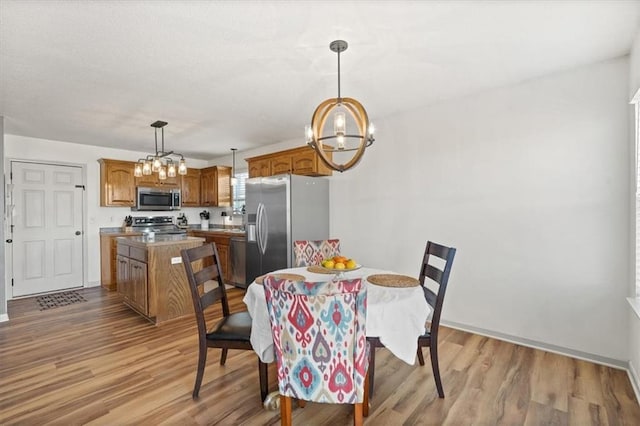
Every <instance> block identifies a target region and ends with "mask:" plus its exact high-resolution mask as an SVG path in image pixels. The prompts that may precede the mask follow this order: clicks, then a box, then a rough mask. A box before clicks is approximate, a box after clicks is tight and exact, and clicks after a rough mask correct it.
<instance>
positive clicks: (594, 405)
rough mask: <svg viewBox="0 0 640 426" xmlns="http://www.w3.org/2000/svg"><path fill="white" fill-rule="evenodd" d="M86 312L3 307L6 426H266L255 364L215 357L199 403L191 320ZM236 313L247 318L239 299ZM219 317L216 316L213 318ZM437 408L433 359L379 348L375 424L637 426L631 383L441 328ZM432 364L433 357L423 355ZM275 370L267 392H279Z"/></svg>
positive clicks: (337, 420)
mask: <svg viewBox="0 0 640 426" xmlns="http://www.w3.org/2000/svg"><path fill="white" fill-rule="evenodd" d="M80 292H81V293H82V295H83V296H84V297H85V298H86V299H87V300H88V301H87V302H83V303H78V304H75V305H71V306H66V307H60V308H55V309H50V310H45V311H39V310H38V307H37V305H36V304H35V301H34V299H33V298H31V299H23V300H18V301H10V302H9V315H10V318H11V321H9V322H5V323H1V324H0V425H13V424H23V425H38V424H60V425H71V424H73V425H76V424H91V425H122V424H140V425H164V424H166V425H173V424H180V425H218V424H219V425H235V424H244V425H270V424H279V421H280V415H279V412H278V411H267V410H265V409H263V407H262V404H261V401H260V396H259V386H258V369H257V357H256V355H255V354H254V353H253V352H251V351H230V352H229V357H228V359H227V364H226V366H224V367H221V366H220V365H219V356H220V352H219V351H218V350H215V349H211V350H209V357H208V360H207V367H206V370H205V376H204V381H203V385H202V388H201V390H200V398H199V399H198V400H197V401H194V400H192V399H191V391H192V388H193V381H194V376H195V370H196V362H197V351H196V349H197V332H196V328H195V321H194V319H193V317H187V318H181V319H177V320H173V321H170V322H168V323H166V324H162V325H160V326H158V327H156V326H154V325H152V324H151V323H149V322H148V321H146V320H144V319H143V318H142V317H140V316H139V315H137V314H135V313H134V312H133V311H131V310H130V309H129V308H127V307H126V306H124V305H123V304H122V301H121V299H120V296H119V295H117V294H116V293H115V292H107V291H105V290H103V289H100V288H93V289H85V290H80ZM230 294H231V305H232V310H235V311H237V310H244V309H245V306H244V304H243V303H242V296H243V293H242V291H240V290H236V289H234V290H231V291H230ZM211 315H212V318H213V317H215V316H219V315H220V312H213V313H212V314H211ZM440 338H441V340H440V362H441V371H442V375H443V377H442V379H443V383H444V388H445V393H446V398H445V399H439V398H438V397H437V392H436V389H435V384H434V381H433V376H432V373H431V367H430V364H429V361H427V365H425V366H424V367H420V366H419V365H417V364H416V365H415V366H411V365H407V364H405V363H404V362H402V361H400V360H399V359H397V358H395V357H394V356H393V355H391V354H390V353H389V352H388V351H387V350H386V349H379V350H378V353H377V356H376V361H377V364H376V380H375V383H376V389H375V395H374V397H373V399H372V401H371V410H370V414H369V417H368V418H367V419H365V424H369V425H401V424H402V425H418V424H419V425H471V424H473V425H640V406H639V405H638V403H637V401H636V399H635V396H634V393H633V390H632V387H631V384H630V382H629V379H628V377H627V373H626V372H625V371H622V370H616V369H612V368H608V367H603V366H600V365H596V364H593V363H589V362H585V361H580V360H576V359H572V358H568V357H564V356H560V355H556V354H552V353H547V352H543V351H538V350H534V349H529V348H525V347H522V346H518V345H514V344H511V343H506V342H502V341H499V340H494V339H490V338H486V337H482V336H478V335H474V334H469V333H465V332H461V331H457V330H452V329H447V328H444V329H443V330H442V331H441V336H440ZM425 356H428V352H426V353H425ZM274 367H275V366H274V365H272V366H271V370H270V375H269V378H270V381H271V389H272V390H275V389H276V388H277V383H276V382H275V369H274ZM352 413H353V410H352V408H351V406H339V405H324V404H312V403H309V404H307V405H306V407H305V408H294V416H293V421H294V424H299V425H327V424H330V425H332V426H339V425H350V424H352V421H353V417H352Z"/></svg>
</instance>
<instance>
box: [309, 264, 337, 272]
mask: <svg viewBox="0 0 640 426" xmlns="http://www.w3.org/2000/svg"><path fill="white" fill-rule="evenodd" d="M307 271H309V272H313V273H315V274H335V272H333V271H331V270H329V269H327V268H323V267H322V266H319V265H311V266H307Z"/></svg>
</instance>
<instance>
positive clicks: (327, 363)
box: [264, 275, 369, 425]
mask: <svg viewBox="0 0 640 426" xmlns="http://www.w3.org/2000/svg"><path fill="white" fill-rule="evenodd" d="M264 291H265V296H266V300H267V309H268V311H269V319H270V321H271V331H272V335H273V342H274V346H275V352H276V362H277V370H278V387H279V389H280V419H281V424H282V425H290V424H291V399H292V398H296V399H298V400H299V401H313V402H321V403H329V404H355V407H354V424H355V425H361V424H362V422H363V417H365V416H367V415H368V413H369V411H368V409H369V386H368V375H367V370H368V369H367V364H368V361H369V359H368V354H367V348H368V346H367V339H366V324H365V323H366V303H367V293H366V287H365V286H364V285H363V283H362V280H361V279H355V280H343V281H329V282H322V283H315V282H303V281H290V280H286V279H279V278H277V277H275V276H270V275H267V276H266V277H265V279H264ZM302 405H304V404H302Z"/></svg>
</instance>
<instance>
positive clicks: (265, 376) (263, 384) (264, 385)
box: [258, 358, 269, 402]
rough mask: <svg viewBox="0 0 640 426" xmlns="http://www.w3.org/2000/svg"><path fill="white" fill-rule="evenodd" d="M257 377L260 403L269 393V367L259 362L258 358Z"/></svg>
mask: <svg viewBox="0 0 640 426" xmlns="http://www.w3.org/2000/svg"><path fill="white" fill-rule="evenodd" d="M258 375H259V377H260V401H262V402H264V399H265V398H266V397H267V394H268V393H269V365H268V364H265V363H264V362H262V361H260V358H258Z"/></svg>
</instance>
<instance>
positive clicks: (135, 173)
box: [133, 162, 142, 177]
mask: <svg viewBox="0 0 640 426" xmlns="http://www.w3.org/2000/svg"><path fill="white" fill-rule="evenodd" d="M133 176H135V177H140V176H142V164H140V163H139V162H138V163H136V165H135V167H134V168H133Z"/></svg>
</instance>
